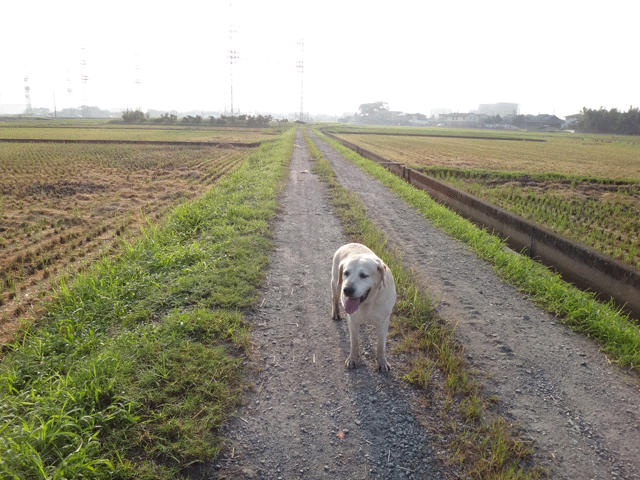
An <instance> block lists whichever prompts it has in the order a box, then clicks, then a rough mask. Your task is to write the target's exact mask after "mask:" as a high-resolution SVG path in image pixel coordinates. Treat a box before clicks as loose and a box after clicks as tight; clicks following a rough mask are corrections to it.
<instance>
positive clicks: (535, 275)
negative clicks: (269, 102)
mask: <svg viewBox="0 0 640 480" xmlns="http://www.w3.org/2000/svg"><path fill="white" fill-rule="evenodd" d="M320 135H321V136H322V138H323V139H324V140H325V141H326V142H327V143H329V144H330V145H331V146H332V147H333V148H334V149H335V150H337V151H338V152H340V154H341V155H343V156H344V157H345V158H347V159H349V160H350V161H352V162H354V163H355V164H356V165H358V167H360V168H361V169H363V170H364V171H366V172H367V173H369V174H370V175H372V176H374V177H376V178H377V179H378V180H380V181H381V182H382V183H383V184H384V185H386V186H387V187H389V188H390V189H391V190H393V191H394V192H395V193H396V194H397V195H398V196H399V197H400V198H402V199H404V200H405V201H406V202H407V203H409V204H410V205H412V206H413V207H414V208H415V209H416V210H417V211H418V212H419V213H421V214H422V215H423V216H424V217H426V218H428V219H429V220H430V221H431V222H432V223H433V224H434V225H435V226H436V227H438V228H440V229H441V230H443V231H444V232H446V233H447V234H449V235H450V236H452V237H453V238H456V239H457V240H460V241H462V242H464V243H466V244H467V245H469V246H470V247H471V249H472V250H473V251H474V252H475V253H476V254H477V255H478V256H479V257H481V258H483V259H485V260H487V261H488V262H489V263H491V265H492V266H493V269H494V271H495V272H496V273H497V274H498V275H500V276H501V277H502V278H503V279H505V280H506V281H508V282H509V283H510V284H511V285H513V286H514V287H516V288H518V289H520V290H521V291H522V292H524V293H526V294H527V295H529V296H530V297H531V298H532V299H533V301H535V302H536V304H538V305H539V306H540V307H541V308H544V309H545V310H546V311H548V312H549V313H552V314H554V315H557V316H558V317H559V318H560V319H561V320H562V321H563V322H564V323H566V324H567V325H568V326H570V327H571V328H572V329H574V330H576V331H579V332H583V333H585V334H587V335H588V336H589V337H591V338H593V339H594V340H595V341H596V342H598V344H599V345H600V347H601V349H602V350H603V351H604V352H605V353H607V355H609V356H610V358H611V360H612V361H615V362H617V363H618V364H619V365H620V366H622V367H629V368H630V369H633V370H635V371H636V372H638V371H640V328H639V327H638V325H636V324H635V323H633V322H632V321H631V320H630V319H629V316H628V315H625V314H623V313H622V312H621V311H620V309H618V308H617V307H616V306H615V305H614V304H613V303H612V302H609V303H604V302H601V301H598V300H597V298H596V295H595V294H594V293H593V292H585V291H582V290H580V289H578V288H576V287H574V286H573V285H571V284H569V283H567V282H565V281H563V280H562V279H561V278H560V276H559V275H558V274H556V273H554V272H552V271H551V270H550V269H549V268H547V267H545V266H544V265H542V264H540V263H538V262H535V261H534V260H532V259H531V258H529V257H527V256H525V255H520V254H518V253H516V252H513V251H511V250H508V249H506V248H505V246H504V242H503V241H501V240H500V239H499V238H497V237H495V236H494V235H491V234H490V233H488V232H487V231H486V230H485V229H480V228H478V227H477V226H475V225H474V224H472V223H471V222H469V221H468V220H466V219H464V218H462V217H460V216H459V215H457V214H456V213H455V212H453V211H451V210H449V209H447V208H446V207H444V206H442V205H440V204H438V203H437V202H435V201H434V200H433V199H431V198H430V197H429V195H428V194H427V193H426V192H423V191H421V190H418V189H416V188H414V187H412V186H411V185H409V184H407V183H406V182H405V181H404V180H402V179H400V178H398V177H397V176H395V175H393V174H392V173H391V172H389V171H387V170H386V169H385V168H384V167H382V166H380V165H378V164H377V163H375V162H373V161H370V160H367V159H365V158H363V157H361V156H360V155H358V154H356V153H355V152H353V151H352V150H349V149H348V148H346V147H344V146H343V145H341V144H340V143H339V142H336V141H334V140H332V139H330V138H328V137H326V136H325V135H322V134H321V133H320Z"/></svg>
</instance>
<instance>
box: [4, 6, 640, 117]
mask: <svg viewBox="0 0 640 480" xmlns="http://www.w3.org/2000/svg"><path fill="white" fill-rule="evenodd" d="M230 30H232V32H230ZM639 30H640V2H637V1H636V0H626V1H620V0H609V1H606V2H585V1H584V0H580V1H574V0H554V1H549V0H537V1H535V2H520V1H513V0H508V1H494V0H485V1H478V0H473V1H468V0H456V1H446V0H442V1H438V2H430V1H425V0H421V1H401V0H396V1H394V2H371V1H370V0H367V1H360V0H358V1H349V0H341V1H337V0H325V1H318V2H308V1H301V0H298V1H294V0H270V1H265V0H231V2H230V1H217V0H213V1H211V0H209V1H206V2H204V1H190V0H183V1H181V2H164V3H163V2H157V1H153V2H151V1H146V0H145V1H139V0H128V1H121V0H109V1H103V2H93V1H86V0H84V1H69V0H56V1H51V0H46V1H42V0H35V1H28V2H27V1H20V2H19V1H11V2H9V1H7V2H4V3H3V5H2V7H0V32H1V34H2V37H1V38H2V50H1V52H2V58H1V59H0V112H4V113H19V112H20V111H22V110H23V109H24V106H25V95H24V93H25V92H24V85H25V84H24V77H25V75H27V76H28V78H29V86H30V88H31V103H32V106H33V107H34V108H37V107H45V108H49V109H51V110H53V99H54V96H55V101H56V106H57V108H58V110H60V109H62V108H65V107H71V106H76V107H77V106H79V105H81V104H82V100H83V98H86V99H87V100H88V103H89V105H95V106H99V107H100V108H103V109H116V110H122V109H125V108H137V107H138V106H141V107H142V108H143V110H147V109H149V108H153V109H158V110H163V111H170V110H178V111H187V110H192V109H196V110H221V111H223V110H227V111H229V110H230V108H231V95H230V84H231V75H230V73H231V72H230V67H229V61H228V52H229V50H230V48H233V49H234V50H235V51H237V52H238V53H237V55H238V56H239V58H238V60H237V61H236V62H235V63H234V65H233V92H234V95H233V103H234V110H235V111H236V112H237V111H238V109H239V110H241V111H242V112H245V113H254V112H256V111H273V112H281V113H289V112H299V110H300V100H301V93H300V90H301V80H303V82H304V84H303V89H304V97H303V99H304V104H303V109H304V111H305V112H309V113H311V114H313V113H327V114H332V115H333V114H335V115H342V114H343V113H344V112H350V113H353V112H355V111H357V109H358V106H359V105H360V104H362V103H370V102H374V101H378V100H380V101H386V102H387V103H388V104H389V107H390V108H391V109H392V110H401V111H405V112H421V113H425V114H429V113H430V112H431V109H432V108H450V109H452V110H453V111H469V110H471V109H476V108H478V104H479V103H495V102H513V103H519V104H520V111H521V113H525V114H526V113H531V114H537V113H555V114H556V115H558V116H560V117H564V116H565V115H570V114H573V113H578V112H579V111H580V110H581V109H582V107H584V106H587V107H589V108H599V107H601V106H603V107H605V108H613V107H616V108H618V109H620V110H627V109H628V108H629V106H630V105H633V106H634V107H637V106H639V105H640V88H638V85H640V61H638V60H637V55H638V53H637V52H638V46H639V41H638V40H639V36H638V31H639ZM231 37H232V38H231ZM301 39H303V41H304V54H303V55H304V56H303V57H301V48H300V40H301ZM301 58H303V59H304V76H301V74H300V70H299V68H298V64H299V62H300V60H301ZM83 62H84V66H83V65H82V63H83ZM83 75H86V77H87V81H86V83H85V84H83V83H82V82H81V78H82V76H83ZM136 80H139V85H140V86H139V87H138V86H137V84H136ZM69 89H71V93H69Z"/></svg>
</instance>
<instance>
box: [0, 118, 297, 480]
mask: <svg viewBox="0 0 640 480" xmlns="http://www.w3.org/2000/svg"><path fill="white" fill-rule="evenodd" d="M293 133H294V132H293V130H292V131H290V132H289V133H287V134H285V135H283V136H281V137H280V138H278V139H276V140H273V141H270V142H267V143H265V144H263V145H262V146H261V147H260V148H259V149H257V150H256V151H254V152H253V153H252V154H251V155H250V156H249V157H248V158H247V159H246V160H245V161H244V162H243V163H242V165H241V166H239V167H238V168H237V169H236V170H234V171H233V172H230V173H227V174H226V175H224V176H223V177H222V178H221V179H220V180H219V181H218V182H217V183H216V184H215V186H214V187H213V188H211V189H210V190H209V191H208V192H207V193H206V194H205V195H204V196H202V197H201V198H198V199H196V200H194V201H191V202H188V203H184V204H183V205H181V206H179V207H178V208H176V209H175V210H174V211H173V212H172V213H171V214H170V215H168V216H167V217H166V218H165V219H164V221H163V223H162V225H158V224H155V223H152V221H149V222H148V225H147V226H146V227H145V228H144V230H143V232H142V238H141V239H139V240H137V241H134V242H131V243H126V242H123V244H122V247H121V248H122V253H121V255H120V257H119V258H117V259H116V258H105V259H104V260H102V261H99V262H97V263H95V264H93V265H92V266H91V267H90V268H88V270H87V271H86V273H83V274H80V275H78V276H76V277H75V279H74V280H73V281H70V280H69V281H64V280H63V281H61V282H60V284H59V287H58V289H57V291H56V293H55V296H54V298H53V299H52V300H51V302H50V305H49V306H48V308H47V310H46V314H45V315H44V316H43V317H42V318H41V319H40V320H39V321H38V323H37V324H35V325H26V326H25V328H24V330H22V331H21V333H20V335H19V336H18V337H17V338H16V340H15V342H14V343H12V344H10V345H6V346H5V349H4V350H5V351H4V353H3V357H2V359H1V361H0V398H1V399H2V401H1V402H0V418H1V419H2V421H1V422H0V477H1V478H9V479H20V478H33V479H63V478H121V479H149V480H151V479H173V478H176V477H179V476H181V475H184V474H185V473H187V472H188V471H189V469H190V468H193V467H194V466H195V465H197V464H198V462H201V461H204V460H207V459H210V458H212V457H214V456H215V455H216V454H217V452H218V449H219V448H220V444H221V440H220V438H219V436H218V435H217V431H218V429H219V428H220V427H221V426H222V425H223V424H224V422H225V421H226V420H227V419H228V418H229V416H230V415H232V414H233V413H234V410H235V407H236V404H237V402H238V399H239V397H240V394H241V392H242V390H243V385H242V373H243V371H244V364H245V362H244V358H245V357H246V356H247V355H250V348H249V346H250V344H249V335H248V327H247V325H246V324H245V322H244V320H243V318H242V311H243V309H245V308H247V307H248V306H250V305H251V304H252V303H254V302H255V300H256V298H257V288H258V287H259V285H260V283H261V282H262V280H263V268H264V267H265V265H266V264H267V262H268V256H269V253H270V250H271V248H272V246H271V243H270V241H269V240H268V234H269V229H270V221H271V220H272V218H273V216H274V215H275V213H276V210H277V207H278V203H277V197H278V195H279V194H280V192H281V190H282V188H283V186H284V180H285V179H286V174H287V164H288V160H289V158H290V156H291V153H292V149H293Z"/></svg>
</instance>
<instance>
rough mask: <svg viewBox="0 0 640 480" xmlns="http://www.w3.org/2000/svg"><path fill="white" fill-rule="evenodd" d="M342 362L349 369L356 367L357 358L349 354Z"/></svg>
mask: <svg viewBox="0 0 640 480" xmlns="http://www.w3.org/2000/svg"><path fill="white" fill-rule="evenodd" d="M344 364H345V366H346V367H347V368H348V369H349V370H352V369H354V368H358V359H357V358H355V359H354V358H353V357H352V356H351V355H349V358H347V359H346V360H345V362H344Z"/></svg>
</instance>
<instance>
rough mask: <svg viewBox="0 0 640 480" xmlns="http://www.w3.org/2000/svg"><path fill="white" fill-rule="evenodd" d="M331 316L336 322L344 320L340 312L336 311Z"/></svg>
mask: <svg viewBox="0 0 640 480" xmlns="http://www.w3.org/2000/svg"><path fill="white" fill-rule="evenodd" d="M331 318H332V319H333V320H335V321H336V322H339V321H340V320H342V317H341V316H340V314H339V313H334V314H333V315H332V316H331Z"/></svg>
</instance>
